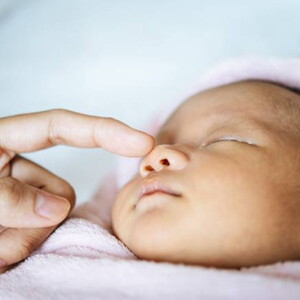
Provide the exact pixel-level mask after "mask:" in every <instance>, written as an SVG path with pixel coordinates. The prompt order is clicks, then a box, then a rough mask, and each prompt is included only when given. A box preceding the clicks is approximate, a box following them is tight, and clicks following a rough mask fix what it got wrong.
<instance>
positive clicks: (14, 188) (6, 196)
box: [0, 177, 22, 211]
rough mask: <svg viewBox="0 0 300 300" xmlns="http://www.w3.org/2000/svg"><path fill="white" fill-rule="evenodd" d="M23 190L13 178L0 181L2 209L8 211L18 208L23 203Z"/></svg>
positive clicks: (0, 204) (0, 205)
mask: <svg viewBox="0 0 300 300" xmlns="http://www.w3.org/2000/svg"><path fill="white" fill-rule="evenodd" d="M21 195H22V188H21V186H20V184H19V182H18V181H17V180H16V179H15V178H13V177H5V178H2V179H1V180H0V207H1V210H2V211H3V210H4V211H7V210H10V211H11V208H12V207H16V206H17V205H18V204H19V202H20V201H21Z"/></svg>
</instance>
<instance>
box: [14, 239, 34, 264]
mask: <svg viewBox="0 0 300 300" xmlns="http://www.w3.org/2000/svg"><path fill="white" fill-rule="evenodd" d="M35 248H36V243H35V242H34V241H33V240H30V239H24V240H22V242H21V243H20V246H19V248H18V257H19V258H20V260H23V259H25V258H27V257H28V256H29V255H30V254H31V252H32V251H33V250H35Z"/></svg>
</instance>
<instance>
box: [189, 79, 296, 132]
mask: <svg viewBox="0 0 300 300" xmlns="http://www.w3.org/2000/svg"><path fill="white" fill-rule="evenodd" d="M189 101H190V102H191V103H192V105H191V106H190V111H186V113H189V114H190V113H191V110H193V111H194V114H198V116H199V117H203V118H204V117H205V118H206V117H207V118H210V116H212V118H214V117H215V116H216V115H218V117H219V118H220V119H224V121H227V120H228V119H230V118H231V119H232V120H234V118H237V119H238V118H253V119H261V120H262V121H265V122H268V123H269V126H271V125H279V123H282V124H283V123H284V124H285V125H292V126H294V125H295V121H298V119H299V115H300V95H299V94H297V93H295V92H294V91H292V90H290V89H288V88H285V87H283V86H280V85H277V84H275V83H271V82H264V81H257V80H249V81H242V82H236V83H232V84H228V85H223V86H219V87H216V88H213V89H209V90H206V91H203V92H200V93H198V94H195V95H193V96H192V97H190V98H189V99H187V102H189ZM183 113H184V112H183ZM288 127H289V126H288Z"/></svg>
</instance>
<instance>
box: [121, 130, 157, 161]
mask: <svg viewBox="0 0 300 300" xmlns="http://www.w3.org/2000/svg"><path fill="white" fill-rule="evenodd" d="M154 145H155V138H154V137H153V136H152V135H150V134H148V133H145V132H142V131H139V132H138V134H136V133H135V134H133V135H131V136H130V139H128V146H129V147H128V148H129V149H128V151H127V152H128V156H134V157H139V156H145V155H147V154H148V153H149V152H150V151H152V149H153V148H154Z"/></svg>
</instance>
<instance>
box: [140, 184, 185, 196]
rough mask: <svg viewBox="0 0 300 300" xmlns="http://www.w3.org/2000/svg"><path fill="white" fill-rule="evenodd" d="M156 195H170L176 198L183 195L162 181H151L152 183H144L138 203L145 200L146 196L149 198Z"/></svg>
mask: <svg viewBox="0 0 300 300" xmlns="http://www.w3.org/2000/svg"><path fill="white" fill-rule="evenodd" d="M154 193H164V194H169V195H171V196H174V197H180V196H181V194H180V193H178V192H176V191H175V190H173V189H172V188H171V187H169V186H168V185H166V184H163V183H162V182H161V181H158V180H151V181H148V182H147V181H146V182H144V183H143V184H142V185H141V187H140V189H139V191H138V195H137V199H138V201H139V200H140V199H141V198H143V197H144V196H149V195H152V194H154Z"/></svg>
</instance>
